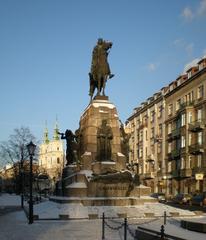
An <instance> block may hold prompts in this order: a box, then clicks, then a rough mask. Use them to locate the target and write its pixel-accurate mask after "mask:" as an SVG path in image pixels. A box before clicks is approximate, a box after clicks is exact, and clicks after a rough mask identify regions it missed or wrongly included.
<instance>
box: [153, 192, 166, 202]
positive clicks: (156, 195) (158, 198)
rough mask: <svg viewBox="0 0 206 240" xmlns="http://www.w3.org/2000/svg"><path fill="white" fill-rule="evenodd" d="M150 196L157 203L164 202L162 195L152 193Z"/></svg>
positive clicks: (164, 198)
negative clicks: (155, 199)
mask: <svg viewBox="0 0 206 240" xmlns="http://www.w3.org/2000/svg"><path fill="white" fill-rule="evenodd" d="M150 196H151V197H153V198H157V200H158V201H159V202H166V197H165V194H164V193H152V194H151V195H150Z"/></svg>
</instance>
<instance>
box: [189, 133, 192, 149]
mask: <svg viewBox="0 0 206 240" xmlns="http://www.w3.org/2000/svg"><path fill="white" fill-rule="evenodd" d="M188 145H189V146H190V145H192V133H189V135H188Z"/></svg>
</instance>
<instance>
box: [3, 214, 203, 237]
mask: <svg viewBox="0 0 206 240" xmlns="http://www.w3.org/2000/svg"><path fill="white" fill-rule="evenodd" d="M204 219H205V220H206V217H204ZM143 221H146V222H147V221H148V219H128V223H129V228H130V229H131V230H132V232H133V233H134V231H135V229H136V228H137V226H140V225H141V226H142V227H146V228H149V229H152V230H156V231H160V227H161V225H162V224H163V220H162V219H160V220H156V221H153V222H150V220H149V223H142V222H143ZM106 222H107V223H109V225H110V226H113V227H117V226H120V224H122V223H123V219H118V220H108V219H106ZM101 225H102V221H101V219H95V220H67V221H49V220H47V221H34V223H33V224H31V225H29V224H28V220H27V219H26V217H25V214H24V212H23V211H19V212H13V213H9V214H7V215H4V216H1V217H0V229H1V240H26V239H29V240H52V239H58V240H81V239H84V240H100V239H101V234H102V226H101ZM165 229H166V233H167V234H171V235H175V236H177V237H181V238H184V239H187V240H194V239H196V240H205V234H203V233H197V232H192V231H188V230H185V229H182V228H180V226H179V220H177V219H175V218H173V219H168V220H167V224H166V226H165ZM123 236H124V228H121V229H120V230H119V231H117V230H115V231H114V230H111V229H109V228H108V227H105V240H120V239H124V237H123ZM127 240H133V238H132V237H131V236H130V234H129V233H128V232H127Z"/></svg>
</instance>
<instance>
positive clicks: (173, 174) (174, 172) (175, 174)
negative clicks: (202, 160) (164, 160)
mask: <svg viewBox="0 0 206 240" xmlns="http://www.w3.org/2000/svg"><path fill="white" fill-rule="evenodd" d="M171 175H172V178H180V170H179V169H175V170H173V171H172V172H171Z"/></svg>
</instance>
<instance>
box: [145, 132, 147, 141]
mask: <svg viewBox="0 0 206 240" xmlns="http://www.w3.org/2000/svg"><path fill="white" fill-rule="evenodd" d="M145 138H146V141H147V140H148V137H147V130H145Z"/></svg>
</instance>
